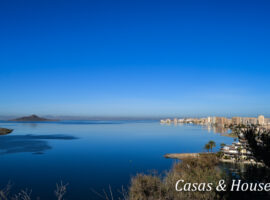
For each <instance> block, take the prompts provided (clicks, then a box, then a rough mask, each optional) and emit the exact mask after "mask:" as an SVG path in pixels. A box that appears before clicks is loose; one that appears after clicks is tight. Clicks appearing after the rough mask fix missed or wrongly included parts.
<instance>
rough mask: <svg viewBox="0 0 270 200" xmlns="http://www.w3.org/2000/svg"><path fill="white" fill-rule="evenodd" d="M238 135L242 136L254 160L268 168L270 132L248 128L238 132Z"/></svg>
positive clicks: (257, 128) (269, 161)
mask: <svg viewBox="0 0 270 200" xmlns="http://www.w3.org/2000/svg"><path fill="white" fill-rule="evenodd" d="M240 134H243V135H244V138H245V139H246V140H247V142H248V145H249V147H250V149H251V151H252V153H253V155H254V156H255V158H256V159H257V160H258V161H262V162H264V164H266V165H267V166H268V167H270V160H269V157H270V130H268V129H264V128H260V127H257V126H249V127H247V128H245V129H241V130H239V131H238V135H240Z"/></svg>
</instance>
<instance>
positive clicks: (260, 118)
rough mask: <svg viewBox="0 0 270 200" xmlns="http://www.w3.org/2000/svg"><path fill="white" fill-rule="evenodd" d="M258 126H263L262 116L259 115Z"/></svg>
mask: <svg viewBox="0 0 270 200" xmlns="http://www.w3.org/2000/svg"><path fill="white" fill-rule="evenodd" d="M258 124H259V125H264V116H263V115H260V116H259V117H258Z"/></svg>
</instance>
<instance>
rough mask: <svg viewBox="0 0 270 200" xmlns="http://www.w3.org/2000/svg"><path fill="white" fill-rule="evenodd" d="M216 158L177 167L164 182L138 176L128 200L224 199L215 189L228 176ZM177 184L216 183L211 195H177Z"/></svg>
mask: <svg viewBox="0 0 270 200" xmlns="http://www.w3.org/2000/svg"><path fill="white" fill-rule="evenodd" d="M217 164H218V159H217V157H216V156H215V155H212V154H207V155H204V154H202V155H200V156H199V157H198V158H190V159H185V160H183V161H182V162H179V163H177V164H175V165H174V166H173V168H172V170H171V171H169V172H168V173H167V174H166V176H165V177H164V178H161V177H159V176H154V175H142V174H138V175H137V176H135V177H134V178H133V179H132V181H131V187H130V189H129V200H152V199H153V200H154V199H155V200H156V199H160V200H163V199H164V200H182V199H183V200H184V199H196V200H206V199H207V200H211V199H224V193H219V192H216V190H215V187H216V185H217V184H218V182H219V180H220V179H226V177H225V175H224V174H223V173H222V172H221V171H220V170H219V168H218V167H217ZM178 180H184V181H185V183H213V186H212V190H211V191H209V192H206V191H205V192H200V191H196V192H177V191H176V190H175V184H176V182H177V181H178Z"/></svg>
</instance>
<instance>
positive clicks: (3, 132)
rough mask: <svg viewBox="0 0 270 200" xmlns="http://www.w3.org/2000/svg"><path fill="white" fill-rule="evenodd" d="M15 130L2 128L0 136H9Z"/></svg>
mask: <svg viewBox="0 0 270 200" xmlns="http://www.w3.org/2000/svg"><path fill="white" fill-rule="evenodd" d="M12 131H13V129H7V128H0V135H7V134H9V133H11V132H12Z"/></svg>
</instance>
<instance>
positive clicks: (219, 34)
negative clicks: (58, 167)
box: [0, 0, 270, 116]
mask: <svg viewBox="0 0 270 200" xmlns="http://www.w3.org/2000/svg"><path fill="white" fill-rule="evenodd" d="M269 10H270V1H267V0H265V1H248V0H245V1H235V0H233V1H230V0H226V1H216V0H215V1H201V0H198V1H192V0H186V1H180V0H178V1H169V0H166V1H165V0H164V1H158V0H153V1H149V0H134V1H126V0H123V1H115V0H114V1H103V0H97V1H81V0H76V1H75V0H74V1H69V0H61V1H60V0H51V1H50V0H47V1H36V0H32V1H30V0H29V1H27V0H17V1H15V0H2V1H0V27H1V31H0V76H1V79H0V80H1V84H0V92H1V95H0V115H26V114H32V113H35V114H40V115H47V114H51V115H76V116H78V115H80V116H187V115H193V116H203V115H226V116H231V115H240V116H246V115H254V116H256V115H257V114H265V115H269V114H270V88H269V85H270V84H269V82H270V81H269V76H270V12H269Z"/></svg>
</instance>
